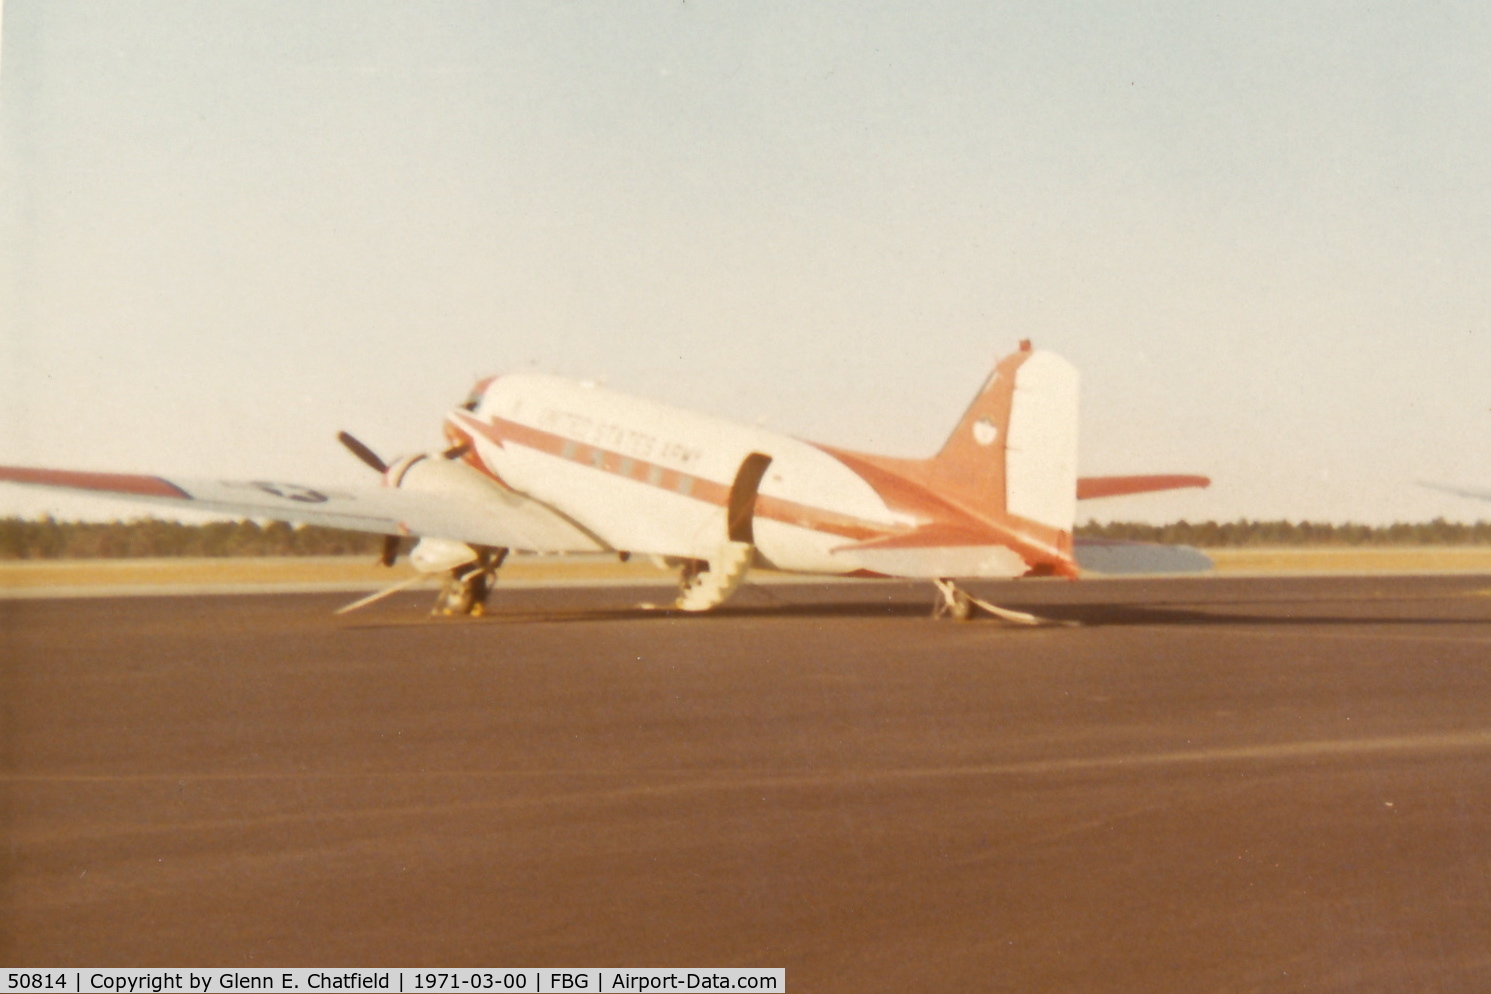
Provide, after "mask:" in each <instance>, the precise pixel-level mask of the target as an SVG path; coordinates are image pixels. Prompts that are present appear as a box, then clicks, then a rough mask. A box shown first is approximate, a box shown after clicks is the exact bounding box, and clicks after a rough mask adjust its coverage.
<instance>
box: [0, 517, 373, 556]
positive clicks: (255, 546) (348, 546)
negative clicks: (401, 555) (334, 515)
mask: <svg viewBox="0 0 1491 994" xmlns="http://www.w3.org/2000/svg"><path fill="white" fill-rule="evenodd" d="M382 544H383V539H382V537H381V536H379V535H372V534H368V533H366V532H349V531H341V530H340V529H336V528H320V527H317V526H314V525H306V526H303V527H298V528H297V527H294V526H292V525H287V524H285V523H284V522H283V521H273V522H270V523H268V524H263V525H261V524H259V523H258V522H255V521H213V522H210V523H208V524H204V525H184V524H181V523H179V522H175V521H157V520H155V519H153V518H140V519H137V520H134V521H107V522H99V521H57V520H55V519H54V518H50V517H48V518H41V519H40V520H27V519H24V518H0V559H140V558H149V557H156V556H201V557H213V558H216V557H221V556H339V555H364V554H365V555H376V554H377V553H378V550H379V549H380V548H381V547H382Z"/></svg>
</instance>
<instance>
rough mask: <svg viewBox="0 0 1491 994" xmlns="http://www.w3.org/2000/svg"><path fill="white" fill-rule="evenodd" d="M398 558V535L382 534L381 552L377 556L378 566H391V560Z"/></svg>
mask: <svg viewBox="0 0 1491 994" xmlns="http://www.w3.org/2000/svg"><path fill="white" fill-rule="evenodd" d="M397 558H399V537H398V536H397V535H384V536H383V552H382V553H381V554H379V556H378V565H379V566H392V565H393V561H394V560H395V559H397Z"/></svg>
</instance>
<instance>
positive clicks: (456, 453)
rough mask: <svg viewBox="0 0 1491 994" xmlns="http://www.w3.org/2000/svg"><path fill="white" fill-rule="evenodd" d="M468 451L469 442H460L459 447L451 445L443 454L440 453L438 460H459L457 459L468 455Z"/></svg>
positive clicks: (469, 449)
mask: <svg viewBox="0 0 1491 994" xmlns="http://www.w3.org/2000/svg"><path fill="white" fill-rule="evenodd" d="M470 451H471V443H470V442H462V443H461V444H460V445H452V446H451V447H450V448H448V449H446V450H445V451H444V452H442V453H440V458H441V459H459V458H461V457H462V456H464V455H465V454H466V453H468V452H470Z"/></svg>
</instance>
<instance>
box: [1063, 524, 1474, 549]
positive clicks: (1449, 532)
mask: <svg viewBox="0 0 1491 994" xmlns="http://www.w3.org/2000/svg"><path fill="white" fill-rule="evenodd" d="M1077 534H1078V535H1085V536H1089V537H1092V538H1117V539H1126V540H1128V541H1131V542H1160V543H1162V544H1165V545H1193V546H1196V547H1197V548H1206V549H1225V548H1246V547H1249V546H1280V545H1326V546H1331V545H1335V546H1382V545H1491V521H1478V522H1476V523H1475V524H1471V525H1467V524H1460V523H1458V522H1453V521H1446V520H1444V519H1443V518H1435V519H1434V520H1433V521H1425V522H1418V523H1402V522H1400V523H1397V524H1391V525H1358V524H1351V523H1347V524H1341V525H1338V524H1332V523H1330V522H1325V521H1248V520H1245V519H1239V520H1237V521H1223V522H1216V521H1198V522H1191V521H1175V522H1172V523H1170V524H1168V525H1145V524H1137V523H1134V522H1129V521H1115V522H1110V523H1108V524H1098V523H1097V522H1095V521H1089V522H1088V523H1087V524H1085V525H1082V526H1080V527H1078V528H1077Z"/></svg>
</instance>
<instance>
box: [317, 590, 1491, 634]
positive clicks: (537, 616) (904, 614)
mask: <svg viewBox="0 0 1491 994" xmlns="http://www.w3.org/2000/svg"><path fill="white" fill-rule="evenodd" d="M494 600H497V598H494ZM997 603H998V604H999V606H1000V607H1005V608H1010V609H1013V610H1016V611H1024V612H1028V613H1030V614H1034V615H1036V616H1038V617H1041V618H1045V619H1049V620H1050V621H1054V622H1058V623H1063V624H1068V625H1073V624H1074V625H1076V626H1080V627H1085V628H1117V627H1140V626H1155V625H1165V626H1230V627H1236V626H1239V625H1244V626H1260V627H1261V626H1269V627H1290V628H1294V627H1353V626H1362V625H1392V626H1412V625H1427V624H1432V625H1485V624H1487V623H1488V622H1491V618H1485V617H1482V618H1475V617H1463V616H1462V617H1446V616H1431V615H1423V614H1420V615H1404V614H1401V613H1398V614H1388V613H1385V612H1382V611H1365V610H1364V611H1362V612H1360V613H1339V614H1319V613H1312V614H1300V613H1297V612H1293V611H1285V610H1280V611H1279V612H1277V613H1264V612H1256V611H1254V612H1239V611H1235V610H1230V607H1231V605H1230V604H1229V603H1228V602H1225V601H1223V602H1218V603H1217V604H1216V607H1215V608H1214V609H1208V608H1198V607H1196V606H1192V605H1186V606H1181V605H1176V606H1173V607H1172V606H1166V605H1155V604H1113V603H1080V604H1061V603H1055V604H1053V603H1048V602H1042V603H1033V602H1021V601H1000V602H997ZM931 614H932V604H931V602H930V601H928V602H924V603H917V602H915V601H894V602H889V603H867V602H865V601H814V602H802V601H797V602H792V601H786V600H778V601H777V602H775V603H765V602H757V603H750V604H739V603H732V604H728V605H724V606H721V607H718V608H715V609H714V610H712V611H708V612H704V613H691V612H687V611H679V610H676V609H673V608H671V607H668V606H658V607H646V606H638V605H631V606H610V605H607V606H601V605H597V606H595V607H580V606H562V607H561V606H556V607H553V608H548V607H543V606H538V605H502V604H500V603H494V604H492V605H490V611H489V613H488V614H486V615H484V616H482V617H480V618H441V617H428V616H426V617H423V618H419V619H407V620H399V621H393V620H388V619H377V620H375V619H372V618H365V619H359V620H357V621H353V622H352V623H350V624H347V625H346V626H345V627H347V628H383V627H407V626H409V625H411V624H440V625H450V624H457V625H462V624H467V625H470V624H477V625H491V624H507V625H512V624H552V623H561V622H568V623H580V622H617V621H626V622H640V621H672V622H677V621H688V622H690V623H703V624H709V623H719V622H726V621H741V620H752V619H765V618H783V619H787V618H821V619H831V618H903V619H917V620H926V621H930V620H932V619H931ZM945 623H946V624H950V625H951V624H957V623H954V622H945ZM965 624H970V625H998V626H1001V627H1008V628H1011V629H1012V630H1020V629H1022V628H1026V627H1027V626H1021V625H1014V624H1010V623H1008V622H1004V621H1001V620H999V619H997V618H992V617H990V616H988V615H986V614H979V615H977V616H976V617H975V618H974V619H973V620H971V621H969V622H966V623H965ZM1027 630H1032V631H1033V630H1039V629H1027Z"/></svg>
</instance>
